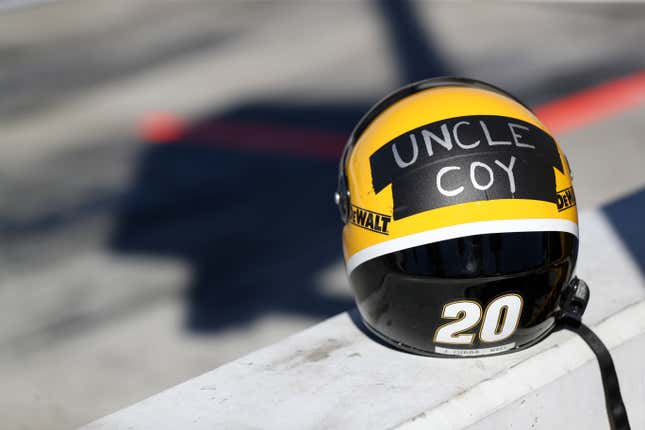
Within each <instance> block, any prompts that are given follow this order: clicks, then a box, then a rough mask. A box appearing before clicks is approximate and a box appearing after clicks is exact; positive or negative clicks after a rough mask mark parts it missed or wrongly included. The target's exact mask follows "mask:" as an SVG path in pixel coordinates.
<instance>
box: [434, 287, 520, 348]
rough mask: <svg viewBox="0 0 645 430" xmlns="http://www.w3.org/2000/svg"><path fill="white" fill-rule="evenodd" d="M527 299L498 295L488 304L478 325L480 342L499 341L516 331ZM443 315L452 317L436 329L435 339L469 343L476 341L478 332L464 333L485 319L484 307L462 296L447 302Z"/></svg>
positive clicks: (459, 343)
mask: <svg viewBox="0 0 645 430" xmlns="http://www.w3.org/2000/svg"><path fill="white" fill-rule="evenodd" d="M523 304H524V302H523V300H522V296H520V295H518V294H506V295H503V296H499V297H497V298H496V299H495V300H493V301H492V302H490V303H489V304H488V306H486V310H485V311H484V318H483V321H484V322H483V323H482V325H481V327H480V329H479V340H480V341H481V342H485V343H489V342H499V341H501V340H504V339H506V338H507V337H509V336H511V335H512V334H513V333H515V330H516V329H517V325H518V323H519V321H520V315H521V314H522V306H523ZM441 318H444V319H453V320H456V321H451V322H449V323H446V324H444V325H442V326H440V327H439V328H437V330H436V331H435V334H434V341H435V342H436V343H452V344H458V345H468V344H471V343H473V341H474V339H475V334H473V333H464V332H465V331H467V330H470V329H471V328H473V327H474V326H476V325H477V324H479V322H480V321H481V320H482V307H481V305H480V304H479V303H477V302H475V301H472V300H460V301H458V302H452V303H448V304H447V305H444V307H443V310H442V312H441Z"/></svg>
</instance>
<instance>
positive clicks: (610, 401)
mask: <svg viewBox="0 0 645 430" xmlns="http://www.w3.org/2000/svg"><path fill="white" fill-rule="evenodd" d="M564 328H566V329H568V330H571V331H572V332H574V333H577V334H578V335H579V336H580V337H581V338H582V340H584V341H585V342H586V343H587V345H589V348H591V350H592V351H593V353H594V354H595V355H596V358H597V359H598V366H599V367H600V376H601V377H602V386H603V388H604V391H605V406H606V407H607V416H608V418H609V427H610V428H611V430H630V428H631V427H630V426H629V420H628V419H627V409H625V404H624V403H623V397H622V396H621V394H620V386H619V385H618V375H617V374H616V368H615V367H614V362H613V360H612V359H611V355H610V354H609V351H608V350H607V347H606V346H605V345H604V344H603V343H602V341H601V340H600V338H599V337H598V336H596V334H595V333H594V332H593V331H591V329H590V328H589V327H587V326H586V325H584V324H583V323H582V322H577V323H569V324H564Z"/></svg>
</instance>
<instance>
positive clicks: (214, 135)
mask: <svg viewBox="0 0 645 430" xmlns="http://www.w3.org/2000/svg"><path fill="white" fill-rule="evenodd" d="M185 138H186V141H187V142H197V143H200V144H205V145H212V146H217V147H219V148H230V149H236V150H243V151H253V152H277V153H287V154H291V155H296V156H310V157H316V158H321V159H338V157H340V153H341V152H342V150H343V146H344V145H345V142H346V141H347V136H346V135H344V134H342V133H333V132H325V131H320V130H311V129H305V128H298V127H291V126H279V125H273V124H258V123H245V122H238V121H213V122H209V123H208V124H204V125H203V126H198V127H196V128H195V129H193V130H191V131H190V133H188V134H187V135H186V136H185Z"/></svg>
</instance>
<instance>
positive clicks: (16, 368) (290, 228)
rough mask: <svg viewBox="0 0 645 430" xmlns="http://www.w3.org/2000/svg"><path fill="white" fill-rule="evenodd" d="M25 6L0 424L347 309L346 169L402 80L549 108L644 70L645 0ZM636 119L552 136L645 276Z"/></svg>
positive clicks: (60, 424) (6, 225) (100, 410)
mask: <svg viewBox="0 0 645 430" xmlns="http://www.w3.org/2000/svg"><path fill="white" fill-rule="evenodd" d="M20 3H22V2H15V1H10V2H8V1H2V0H0V138H1V139H2V143H1V144H0V381H1V382H0V411H1V418H0V419H1V421H2V424H1V425H0V426H1V427H2V428H3V429H4V428H6V429H45V428H46V429H59V428H71V427H75V426H77V425H80V424H83V423H85V422H88V421H90V420H92V419H95V418H97V417H99V416H102V415H105V414H107V413H109V412H112V411H114V410H116V409H119V408H121V407H123V406H126V405H128V404H130V403H132V402H135V401H137V400H141V399H143V398H145V397H147V396H149V395H151V394H153V393H156V392H158V391H160V390H162V389H164V388H167V387H169V386H172V385H174V384H177V383H179V382H181V381H183V380H186V379H188V378H190V377H193V376H196V375H198V374H200V373H203V372H205V371H207V370H210V369H212V368H214V367H217V366H218V365H220V364H222V363H224V362H227V361H230V360H232V359H234V358H236V357H239V356H241V355H243V354H244V353H247V352H250V351H252V350H255V349H257V348H259V347H262V346H265V345H268V344H271V343H273V342H275V341H277V340H279V339H281V338H283V337H285V336H287V335H289V334H291V333H294V332H297V331H300V330H302V329H303V328H305V327H308V326H311V325H313V324H314V323H316V322H318V321H320V320H322V319H324V318H326V317H328V316H331V315H333V314H335V313H338V312H340V311H342V310H345V309H347V308H349V307H351V306H352V305H353V301H352V299H351V295H350V294H349V291H348V288H347V286H346V281H345V278H344V273H343V270H342V265H341V259H340V258H341V250H340V229H341V225H340V222H339V221H338V217H337V213H336V208H335V207H334V206H333V204H332V198H331V196H332V192H333V191H334V188H335V183H336V169H337V161H336V160H337V156H338V153H339V151H340V149H341V147H342V145H343V143H344V139H345V137H346V136H347V134H348V133H349V131H350V130H351V128H352V126H353V125H354V123H355V122H356V121H357V120H358V118H359V117H360V115H361V114H362V113H363V112H364V111H365V110H366V109H367V108H368V107H369V106H370V105H371V104H372V103H374V102H375V101H376V100H377V99H379V98H380V97H381V96H383V95H384V94H385V93H386V92H388V91H390V90H392V89H394V88H396V87H398V86H399V85H401V84H402V83H407V82H410V81H414V80H417V79H421V78H425V77H430V76H434V75H440V74H456V75H462V76H468V77H474V78H478V79H482V80H486V81H490V82H492V83H494V84H496V85H499V86H501V87H503V88H505V89H507V90H509V91H510V92H512V93H514V94H516V95H517V96H518V97H519V98H521V99H523V100H524V101H526V102H527V103H529V104H531V105H533V106H535V105H539V104H541V103H544V102H547V101H551V100H554V99H557V98H559V97H562V96H565V95H567V94H570V93H572V92H575V91H578V90H582V89H584V88H587V87H590V86H594V85H597V84H600V83H603V82H605V81H608V80H611V79H615V78H619V77H622V76H625V75H629V74H632V73H634V72H638V71H640V70H642V69H644V68H645V48H644V44H643V41H645V25H644V23H645V4H640V5H639V4H622V5H621V4H611V5H610V4H580V3H576V4H553V3H542V4H536V3H521V4H510V3H489V2H486V3H484V2H477V3H456V4H454V3H413V4H409V3H406V2H388V1H375V2H351V3H350V2H308V3H305V2H261V3H256V2H239V3H224V2H206V1H204V2H196V1H190V2H189V1H184V2H179V1H159V0H105V1H79V0H68V1H60V2H50V3H45V4H42V5H36V6H32V7H10V6H12V5H15V4H20ZM164 112H167V113H171V114H172V115H173V116H172V117H168V116H167V115H166V116H164V115H162V114H160V113H164ZM644 114H645V109H644V108H643V105H641V106H640V107H638V108H635V109H630V110H629V111H626V112H622V113H620V114H618V115H614V116H611V117H610V118H607V119H604V120H602V121H600V122H597V123H594V124H591V125H589V126H586V127H584V128H581V129H576V130H575V131H572V132H569V133H564V134H562V135H559V141H560V143H561V145H562V146H563V147H564V149H565V152H566V153H567V155H568V157H569V159H570V160H571V163H572V166H573V169H574V173H575V181H576V192H577V195H578V201H579V209H580V210H581V211H584V210H589V209H592V208H599V207H602V208H603V210H604V212H605V213H606V214H607V215H608V216H609V218H610V219H611V220H612V222H613V225H614V227H615V228H616V230H617V232H618V234H620V235H622V236H623V237H624V238H625V244H626V247H627V248H628V249H630V250H631V251H632V255H633V256H634V258H635V260H636V262H637V263H639V264H640V266H641V269H643V267H644V264H645V263H644V261H645V260H644V254H645V253H644V250H643V241H644V239H645V233H644V231H643V227H642V226H641V222H642V219H643V215H644V214H645V209H644V206H645V195H644V194H645V192H644V191H643V189H644V185H645V174H644V173H643V162H644V161H645V144H644V142H643V140H644V137H643V136H645V124H644V121H643V119H645V115H644ZM164 118H166V119H164ZM173 118H179V119H181V121H179V120H178V119H173ZM178 121H179V122H178ZM587 234H589V235H591V234H593V232H592V231H584V226H583V240H584V235H587ZM597 263H598V264H602V262H597ZM607 270H620V268H607ZM593 287H594V286H592V288H593Z"/></svg>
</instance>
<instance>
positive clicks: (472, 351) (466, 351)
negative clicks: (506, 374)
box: [434, 342, 515, 357]
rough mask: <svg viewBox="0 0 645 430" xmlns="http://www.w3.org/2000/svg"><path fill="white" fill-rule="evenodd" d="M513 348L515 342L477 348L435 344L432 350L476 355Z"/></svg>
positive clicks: (444, 353)
mask: <svg viewBox="0 0 645 430" xmlns="http://www.w3.org/2000/svg"><path fill="white" fill-rule="evenodd" d="M513 348H515V342H512V343H507V344H505V345H499V346H492V347H490V348H478V349H455V348H444V347H442V346H435V347H434V352H436V353H437V354H443V355H458V356H460V357H478V356H481V355H491V354H499V353H500V352H504V351H508V350H509V349H513Z"/></svg>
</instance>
